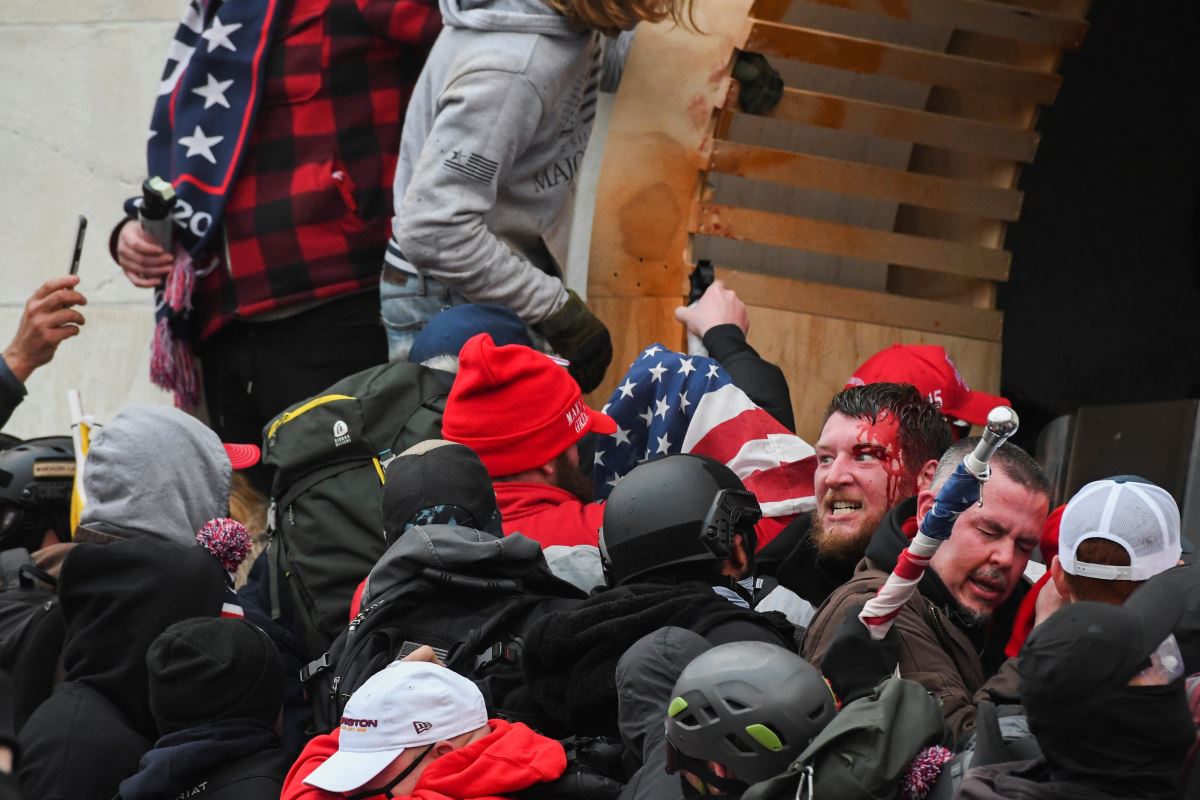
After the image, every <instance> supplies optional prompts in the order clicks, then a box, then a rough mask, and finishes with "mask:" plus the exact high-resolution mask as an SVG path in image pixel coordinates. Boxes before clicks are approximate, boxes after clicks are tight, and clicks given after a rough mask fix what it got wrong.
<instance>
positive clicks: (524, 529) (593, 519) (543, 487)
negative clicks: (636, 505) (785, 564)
mask: <svg viewBox="0 0 1200 800" xmlns="http://www.w3.org/2000/svg"><path fill="white" fill-rule="evenodd" d="M496 504H497V505H498V506H499V508H500V516H501V518H502V519H503V523H502V526H503V528H504V535H505V536H507V535H508V534H510V533H523V534H525V535H526V536H528V537H529V538H530V539H535V540H536V541H537V542H538V544H540V545H541V546H542V547H543V548H545V547H550V546H551V545H555V544H565V545H570V546H574V545H577V544H590V545H594V546H598V545H599V544H600V526H601V525H602V524H603V523H604V504H603V503H581V502H579V500H578V499H577V498H576V497H575V496H574V495H573V494H571V493H570V492H567V491H565V490H563V489H559V488H558V487H556V486H549V485H547V484H544V483H521V482H519V481H496ZM793 519H795V517H792V516H788V517H764V518H763V519H761V520H759V523H758V525H756V526H755V528H754V530H755V533H756V534H757V536H758V547H757V549H758V550H762V549H763V548H764V547H766V546H767V545H768V544H770V542H771V540H772V539H774V538H775V537H776V536H778V535H779V532H780V531H782V530H783V529H784V528H785V527H787V524H788V523H789V522H791V521H792V520H793Z"/></svg>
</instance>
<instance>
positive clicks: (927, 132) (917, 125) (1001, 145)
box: [768, 86, 1038, 163]
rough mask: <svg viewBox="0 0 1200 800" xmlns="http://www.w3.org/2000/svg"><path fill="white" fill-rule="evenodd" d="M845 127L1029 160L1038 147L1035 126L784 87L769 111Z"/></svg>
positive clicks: (785, 118)
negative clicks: (772, 108) (987, 121)
mask: <svg viewBox="0 0 1200 800" xmlns="http://www.w3.org/2000/svg"><path fill="white" fill-rule="evenodd" d="M768 117H769V118H771V119H776V120H780V121H783V122H798V123H802V124H805V125H815V126H818V127H822V128H832V129H835V130H841V131H853V132H856V133H869V134H871V135H873V136H881V137H886V138H889V139H900V140H902V141H907V142H914V143H917V144H928V145H933V146H935V147H944V148H948V149H950V150H962V151H965V152H968V153H983V154H985V155H990V156H999V157H1002V158H1008V159H1012V160H1013V161H1020V162H1022V163H1029V162H1030V161H1033V156H1034V153H1036V152H1037V145H1038V134H1037V133H1036V132H1035V131H1031V130H1026V129H1024V128H1017V127H1012V126H1008V125H995V124H991V123H986V122H978V121H976V120H971V119H963V118H961V117H955V116H951V115H949V114H933V113H929V112H927V111H914V110H912V109H907V108H899V107H897V106H892V105H886V104H884V103H872V102H868V101H866V100H856V99H853V98H849V97H837V96H835V95H831V94H823V93H821V92H813V91H809V90H806V89H802V88H799V87H792V86H789V87H786V88H785V89H784V91H783V98H782V99H781V100H780V101H779V105H778V106H776V107H775V109H774V110H773V111H771V113H770V114H769V115H768Z"/></svg>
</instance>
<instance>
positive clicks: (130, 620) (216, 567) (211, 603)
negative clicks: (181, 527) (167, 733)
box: [17, 536, 226, 800]
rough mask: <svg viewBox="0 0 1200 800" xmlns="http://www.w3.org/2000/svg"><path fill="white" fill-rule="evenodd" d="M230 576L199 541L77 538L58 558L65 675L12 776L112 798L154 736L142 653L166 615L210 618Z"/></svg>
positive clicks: (49, 795) (24, 732)
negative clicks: (88, 540) (90, 540)
mask: <svg viewBox="0 0 1200 800" xmlns="http://www.w3.org/2000/svg"><path fill="white" fill-rule="evenodd" d="M225 581H226V574H225V571H224V569H223V568H222V567H221V565H220V564H219V563H218V562H217V560H216V559H215V558H213V557H212V556H211V555H209V554H208V553H207V552H206V551H205V550H203V549H202V548H200V547H198V546H192V547H188V546H185V545H182V544H178V543H175V542H170V541H167V540H165V539H158V538H151V537H146V536H143V537H140V538H136V539H127V540H123V541H119V542H116V543H114V544H106V545H101V544H80V545H78V546H76V547H75V548H73V549H72V550H71V552H70V554H69V555H68V556H67V558H66V561H65V562H64V563H63V568H62V575H61V577H60V578H59V585H58V594H59V599H60V601H61V603H62V611H63V618H64V619H65V620H66V624H67V635H66V643H65V644H64V646H63V670H64V672H65V674H66V677H65V680H64V681H63V683H61V684H59V685H58V686H57V687H56V688H55V690H54V692H53V694H51V695H50V697H49V699H47V700H46V702H44V703H42V704H41V705H40V706H39V707H38V708H37V710H36V711H34V712H33V715H32V716H31V717H30V718H29V721H28V722H26V723H25V726H24V727H23V728H22V729H21V731H20V735H19V745H20V748H19V750H20V761H19V769H18V772H17V778H18V780H19V781H20V782H21V785H22V787H23V789H24V791H25V794H26V795H27V796H28V797H36V798H39V800H110V798H112V796H113V795H114V794H116V792H117V786H118V784H119V783H120V782H121V780H122V779H123V778H125V777H128V776H129V775H131V774H133V773H134V772H136V771H137V769H138V759H140V758H141V756H142V754H143V753H144V752H145V751H146V750H147V749H148V748H149V747H150V745H151V743H152V742H153V741H154V739H156V738H157V736H158V729H157V726H156V725H155V723H154V718H153V716H152V715H151V713H150V704H149V691H148V680H149V679H148V676H147V671H146V651H147V650H148V649H149V647H150V643H151V642H153V641H154V640H155V639H156V638H157V637H158V635H159V634H160V633H162V632H163V631H164V630H166V628H167V627H168V626H169V625H171V624H172V623H175V622H179V621H181V620H184V619H188V618H190V617H215V616H217V615H218V614H219V613H220V611H221V605H222V602H223V601H224V598H225Z"/></svg>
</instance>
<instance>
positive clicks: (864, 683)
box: [821, 605, 900, 706]
mask: <svg viewBox="0 0 1200 800" xmlns="http://www.w3.org/2000/svg"><path fill="white" fill-rule="evenodd" d="M862 610H863V607H862V606H861V605H858V606H854V607H852V608H851V609H850V611H849V613H848V614H846V618H845V619H843V620H842V624H841V625H839V626H838V629H837V632H836V633H834V634H833V641H832V642H830V643H829V649H828V650H826V651H825V655H824V656H823V657H822V658H821V673H822V674H823V675H824V676H825V679H826V680H828V681H829V685H830V686H831V687H833V693H834V694H835V695H837V698H838V700H840V701H841V703H842V705H843V706H845V705H846V704H847V703H852V702H854V701H855V700H857V699H859V698H860V697H867V696H868V695H870V694H871V692H873V691H874V690H875V687H876V686H878V685H879V684H880V682H881V681H883V679H884V678H887V677H889V676H890V675H892V673H894V672H895V671H896V666H897V665H898V664H899V663H900V632H899V631H898V630H896V626H895V625H893V626H892V627H891V628H890V629H889V630H888V632H887V635H886V636H884V637H883V638H882V639H880V640H879V641H876V640H874V639H872V638H871V634H870V632H869V631H868V630H867V626H866V625H864V624H862V622H861V621H859V619H858V615H859V614H860V613H861V612H862Z"/></svg>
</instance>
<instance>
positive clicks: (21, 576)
mask: <svg viewBox="0 0 1200 800" xmlns="http://www.w3.org/2000/svg"><path fill="white" fill-rule="evenodd" d="M17 572H18V578H17V580H18V581H19V582H20V584H21V588H22V589H33V588H34V587H36V586H37V584H38V583H44V584H46V585H47V586H49V587H50V588H51V589H58V578H56V577H54V576H53V575H51V574H50V573H49V572H46V570H44V569H42V568H41V567H39V566H37V565H36V564H33V563H30V564H22V565H21V567H20V568H19V569H18V570H17Z"/></svg>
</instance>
